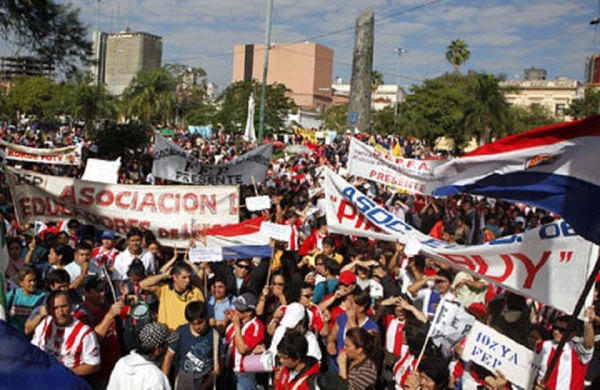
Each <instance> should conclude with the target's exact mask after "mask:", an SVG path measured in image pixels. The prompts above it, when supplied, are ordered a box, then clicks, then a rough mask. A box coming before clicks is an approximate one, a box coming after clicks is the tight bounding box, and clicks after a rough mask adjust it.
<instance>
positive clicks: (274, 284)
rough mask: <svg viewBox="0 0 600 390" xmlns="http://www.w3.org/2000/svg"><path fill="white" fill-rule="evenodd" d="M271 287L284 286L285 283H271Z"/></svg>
mask: <svg viewBox="0 0 600 390" xmlns="http://www.w3.org/2000/svg"><path fill="white" fill-rule="evenodd" d="M271 284H272V285H273V286H285V283H271Z"/></svg>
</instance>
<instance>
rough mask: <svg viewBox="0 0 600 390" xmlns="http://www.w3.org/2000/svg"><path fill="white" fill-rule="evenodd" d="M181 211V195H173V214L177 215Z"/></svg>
mask: <svg viewBox="0 0 600 390" xmlns="http://www.w3.org/2000/svg"><path fill="white" fill-rule="evenodd" d="M180 211H181V194H175V213H177V214H179V212H180Z"/></svg>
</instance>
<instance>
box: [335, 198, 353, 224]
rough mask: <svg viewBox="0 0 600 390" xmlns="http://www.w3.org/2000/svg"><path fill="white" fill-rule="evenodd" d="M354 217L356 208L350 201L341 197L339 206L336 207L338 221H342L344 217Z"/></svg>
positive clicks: (350, 218) (351, 218)
mask: <svg viewBox="0 0 600 390" xmlns="http://www.w3.org/2000/svg"><path fill="white" fill-rule="evenodd" d="M346 210H349V211H350V212H351V213H350V214H347V212H346ZM354 218H356V208H355V207H354V206H352V205H351V204H350V203H348V202H346V200H345V199H342V202H341V203H340V207H338V212H337V219H338V222H340V223H343V220H344V219H349V220H351V221H352V220H354Z"/></svg>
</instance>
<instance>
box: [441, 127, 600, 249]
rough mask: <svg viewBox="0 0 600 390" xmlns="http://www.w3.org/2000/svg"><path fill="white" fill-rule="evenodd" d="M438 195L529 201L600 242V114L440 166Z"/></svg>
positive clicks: (523, 135)
mask: <svg viewBox="0 0 600 390" xmlns="http://www.w3.org/2000/svg"><path fill="white" fill-rule="evenodd" d="M434 176H435V178H436V180H439V181H440V182H441V185H440V186H439V187H437V188H436V189H435V190H434V191H433V194H434V195H438V196H444V195H450V194H455V193H461V192H464V193H471V194H477V195H484V196H489V197H494V198H500V199H506V200H510V201H515V202H523V203H527V204H530V205H533V206H538V207H541V208H543V209H546V210H549V211H552V212H553V213H556V214H558V215H560V216H561V217H562V218H564V219H565V220H566V221H567V222H568V223H569V224H570V225H571V226H572V227H573V229H574V230H575V232H577V234H579V235H581V236H582V237H584V238H586V239H588V240H590V241H592V242H594V243H596V244H600V207H598V200H599V199H600V116H594V117H590V118H586V119H582V120H578V121H574V122H567V123H560V124H556V125H550V126H545V127H540V128H536V129H532V130H529V131H526V132H523V133H520V134H515V135H511V136H508V137H505V138H502V139H500V140H498V141H496V142H493V143H491V144H488V145H485V146H482V147H480V148H478V149H476V150H474V151H473V152H471V153H468V154H466V155H464V156H462V157H461V158H458V159H455V160H452V161H449V162H448V163H446V164H443V165H441V166H439V167H437V168H436V170H435V173H434Z"/></svg>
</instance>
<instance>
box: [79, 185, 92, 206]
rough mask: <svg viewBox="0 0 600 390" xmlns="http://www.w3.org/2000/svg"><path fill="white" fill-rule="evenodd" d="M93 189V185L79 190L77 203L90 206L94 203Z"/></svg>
mask: <svg viewBox="0 0 600 390" xmlns="http://www.w3.org/2000/svg"><path fill="white" fill-rule="evenodd" d="M94 191H95V189H94V187H83V188H82V189H81V190H79V193H80V194H81V198H80V199H79V204H80V205H82V206H91V205H92V204H94Z"/></svg>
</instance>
